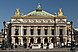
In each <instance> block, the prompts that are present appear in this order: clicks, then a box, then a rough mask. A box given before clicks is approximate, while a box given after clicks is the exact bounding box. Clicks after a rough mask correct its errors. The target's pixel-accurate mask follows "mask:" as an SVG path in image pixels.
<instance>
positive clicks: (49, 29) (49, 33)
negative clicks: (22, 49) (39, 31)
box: [48, 27, 51, 35]
mask: <svg viewBox="0 0 78 52" xmlns="http://www.w3.org/2000/svg"><path fill="white" fill-rule="evenodd" d="M48 35H51V27H48Z"/></svg>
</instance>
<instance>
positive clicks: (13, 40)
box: [12, 37, 15, 45]
mask: <svg viewBox="0 0 78 52" xmlns="http://www.w3.org/2000/svg"><path fill="white" fill-rule="evenodd" d="M12 43H13V44H14V45H15V38H14V37H12Z"/></svg>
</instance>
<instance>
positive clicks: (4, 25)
mask: <svg viewBox="0 0 78 52" xmlns="http://www.w3.org/2000/svg"><path fill="white" fill-rule="evenodd" d="M5 23H6V22H5V21H4V22H3V25H4V38H5Z"/></svg>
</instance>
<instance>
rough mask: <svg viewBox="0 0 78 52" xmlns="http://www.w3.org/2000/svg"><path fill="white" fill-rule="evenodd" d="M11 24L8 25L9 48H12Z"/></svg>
mask: <svg viewBox="0 0 78 52" xmlns="http://www.w3.org/2000/svg"><path fill="white" fill-rule="evenodd" d="M11 25H12V24H11V22H10V23H9V24H8V43H9V48H10V47H11V41H12V39H11Z"/></svg>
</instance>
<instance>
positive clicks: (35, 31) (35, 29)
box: [34, 27, 38, 35]
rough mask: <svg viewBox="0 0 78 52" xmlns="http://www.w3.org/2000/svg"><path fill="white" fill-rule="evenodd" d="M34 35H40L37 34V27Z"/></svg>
mask: <svg viewBox="0 0 78 52" xmlns="http://www.w3.org/2000/svg"><path fill="white" fill-rule="evenodd" d="M34 35H38V34H37V27H34Z"/></svg>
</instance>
